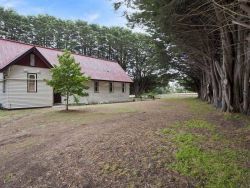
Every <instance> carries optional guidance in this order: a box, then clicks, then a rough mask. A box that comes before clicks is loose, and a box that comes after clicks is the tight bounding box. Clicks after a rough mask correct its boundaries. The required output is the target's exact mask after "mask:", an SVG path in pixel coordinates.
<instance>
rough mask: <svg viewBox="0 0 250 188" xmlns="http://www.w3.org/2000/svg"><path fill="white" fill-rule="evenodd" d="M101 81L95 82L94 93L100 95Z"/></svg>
mask: <svg viewBox="0 0 250 188" xmlns="http://www.w3.org/2000/svg"><path fill="white" fill-rule="evenodd" d="M99 87H100V86H99V81H94V92H95V93H99Z"/></svg>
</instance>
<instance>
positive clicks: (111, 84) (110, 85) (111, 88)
mask: <svg viewBox="0 0 250 188" xmlns="http://www.w3.org/2000/svg"><path fill="white" fill-rule="evenodd" d="M113 87H114V86H113V83H112V82H109V92H110V93H112V92H113V91H114V88H113Z"/></svg>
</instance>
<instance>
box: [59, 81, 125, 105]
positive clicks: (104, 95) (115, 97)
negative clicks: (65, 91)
mask: <svg viewBox="0 0 250 188" xmlns="http://www.w3.org/2000/svg"><path fill="white" fill-rule="evenodd" d="M109 83H110V82H109V81H99V92H95V91H94V80H91V81H90V82H89V84H88V86H89V89H88V90H86V92H87V93H88V94H89V96H87V97H79V99H80V100H79V103H80V104H101V103H112V102H126V101H129V90H130V84H129V83H126V84H125V86H126V88H125V92H124V93H123V92H122V82H113V84H114V90H113V92H111V93H110V92H109ZM62 101H63V103H65V98H64V97H63V98H62ZM69 103H70V104H74V103H75V101H74V98H73V97H70V98H69Z"/></svg>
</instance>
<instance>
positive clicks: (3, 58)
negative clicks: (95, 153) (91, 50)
mask: <svg viewBox="0 0 250 188" xmlns="http://www.w3.org/2000/svg"><path fill="white" fill-rule="evenodd" d="M33 47H35V48H36V49H37V50H38V51H39V52H40V53H41V54H42V55H43V56H44V58H45V59H47V60H48V62H49V63H50V64H51V65H55V64H58V63H59V62H58V58H57V55H60V54H62V53H63V52H62V51H60V50H56V49H50V48H44V47H39V46H33V45H29V44H24V43H20V42H15V41H10V40H5V39H0V70H1V69H3V68H4V67H6V66H8V65H9V64H10V63H11V62H12V61H14V60H15V59H16V58H18V57H19V56H21V55H22V54H24V53H25V52H27V51H28V50H30V49H31V48H33ZM72 55H73V56H74V57H75V60H76V62H78V63H80V65H81V68H82V71H83V72H84V73H85V74H86V75H88V76H90V77H91V79H94V80H107V81H119V82H132V80H131V79H130V77H129V76H128V75H127V74H126V72H125V71H124V70H123V69H122V68H121V66H120V65H119V64H118V63H116V62H112V61H108V60H103V59H97V58H93V57H88V56H83V55H76V54H72Z"/></svg>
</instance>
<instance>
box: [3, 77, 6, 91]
mask: <svg viewBox="0 0 250 188" xmlns="http://www.w3.org/2000/svg"><path fill="white" fill-rule="evenodd" d="M5 92H6V76H3V93H5Z"/></svg>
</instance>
